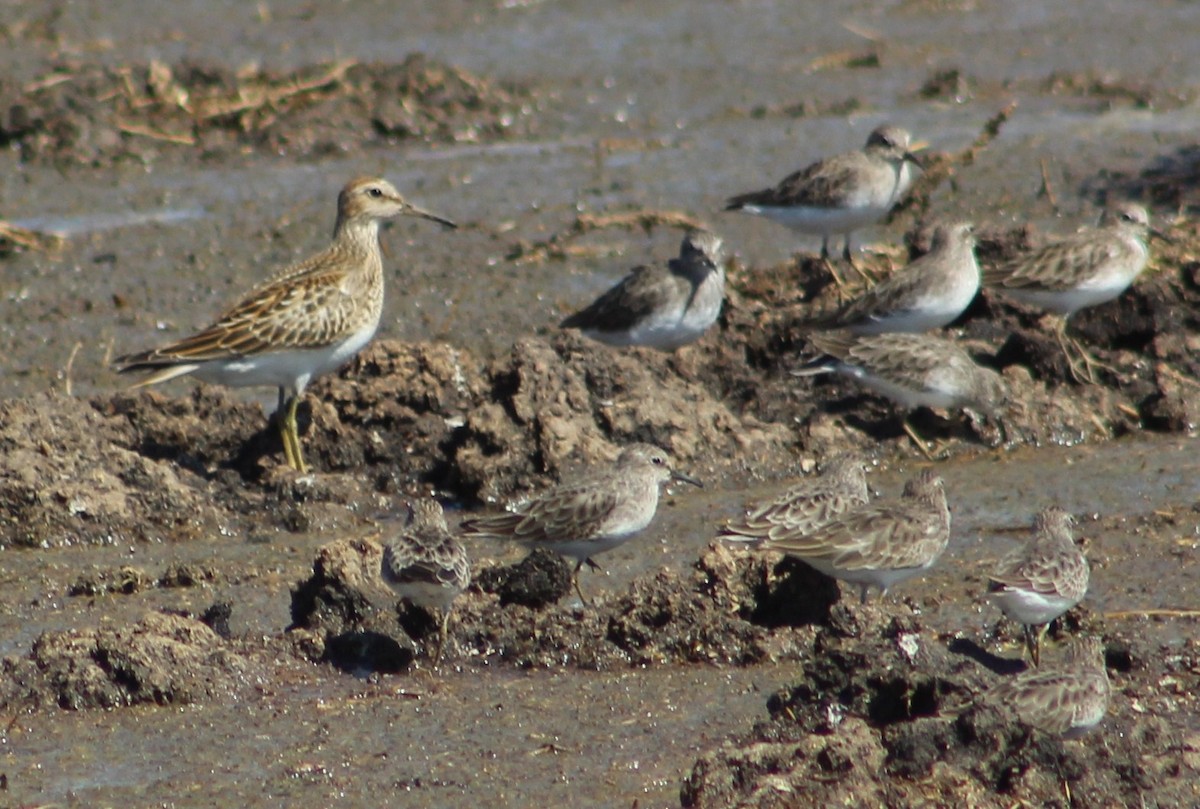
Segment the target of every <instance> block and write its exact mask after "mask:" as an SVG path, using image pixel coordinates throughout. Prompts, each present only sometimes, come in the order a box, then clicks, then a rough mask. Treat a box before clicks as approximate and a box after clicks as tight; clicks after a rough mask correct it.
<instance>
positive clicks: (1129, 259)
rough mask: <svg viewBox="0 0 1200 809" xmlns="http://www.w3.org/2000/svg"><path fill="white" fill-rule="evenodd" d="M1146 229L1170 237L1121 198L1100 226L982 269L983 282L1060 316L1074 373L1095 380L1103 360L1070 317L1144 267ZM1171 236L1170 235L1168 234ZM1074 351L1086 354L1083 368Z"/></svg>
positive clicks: (1114, 293) (1121, 287)
mask: <svg viewBox="0 0 1200 809" xmlns="http://www.w3.org/2000/svg"><path fill="white" fill-rule="evenodd" d="M1148 235H1154V236H1158V237H1159V238H1162V239H1164V240H1166V237H1165V236H1164V235H1163V234H1162V233H1160V232H1159V231H1157V230H1154V229H1153V228H1151V227H1150V214H1149V212H1147V210H1146V209H1145V208H1143V207H1142V206H1141V205H1137V204H1134V203H1122V204H1120V205H1116V206H1113V207H1111V208H1109V209H1107V210H1106V211H1105V212H1104V215H1103V216H1102V218H1101V220H1100V226H1099V227H1096V228H1088V229H1085V230H1081V231H1080V232H1078V233H1075V234H1072V235H1070V236H1068V237H1066V238H1064V239H1060V240H1059V241H1056V242H1054V243H1052V244H1048V245H1046V246H1045V247H1042V248H1040V249H1038V250H1034V251H1032V252H1030V253H1027V254H1025V255H1023V256H1019V257H1017V258H1016V259H1013V260H1012V261H1009V262H1007V263H1004V264H1000V265H996V266H993V267H988V268H985V269H984V271H983V285H984V286H985V287H990V288H994V289H998V290H1000V291H1001V292H1003V293H1004V294H1005V295H1007V296H1008V297H1010V298H1012V299H1014V300H1017V301H1019V302H1021V303H1024V304H1026V305H1028V306H1033V307H1036V308H1039V309H1043V310H1046V311H1048V312H1051V313H1053V314H1055V315H1056V316H1057V323H1056V331H1055V333H1056V336H1057V337H1058V341H1059V344H1060V346H1061V347H1062V349H1063V352H1064V354H1065V355H1066V357H1067V361H1068V363H1069V365H1070V369H1071V373H1072V375H1073V376H1074V377H1075V378H1076V379H1078V380H1080V381H1092V380H1093V379H1094V374H1093V373H1092V370H1091V369H1092V367H1093V366H1096V365H1099V363H1097V362H1096V361H1095V360H1094V359H1093V358H1092V357H1091V356H1090V355H1089V354H1088V352H1087V351H1085V350H1084V349H1083V347H1082V346H1080V345H1079V344H1078V343H1076V342H1074V341H1072V340H1069V339H1068V338H1067V336H1066V329H1067V320H1068V319H1069V318H1070V317H1071V315H1073V314H1074V313H1075V312H1077V311H1079V310H1080V309H1086V308H1088V307H1091V306H1096V305H1098V304H1101V303H1105V302H1106V301H1110V300H1113V299H1114V298H1116V297H1118V296H1119V295H1120V294H1121V293H1122V292H1124V291H1125V290H1126V289H1128V288H1129V286H1130V285H1131V284H1132V283H1133V281H1134V280H1135V279H1136V278H1137V277H1138V276H1139V275H1140V274H1141V273H1142V270H1144V269H1145V268H1146V264H1147V263H1148V262H1149V260H1150V251H1149V248H1148V247H1147V246H1146V237H1147V236H1148ZM1168 241H1169V240H1168ZM1072 354H1076V355H1078V357H1079V360H1082V362H1083V364H1084V367H1083V368H1082V369H1081V368H1080V366H1079V363H1078V361H1077V360H1076V359H1075V358H1074V357H1073V356H1072Z"/></svg>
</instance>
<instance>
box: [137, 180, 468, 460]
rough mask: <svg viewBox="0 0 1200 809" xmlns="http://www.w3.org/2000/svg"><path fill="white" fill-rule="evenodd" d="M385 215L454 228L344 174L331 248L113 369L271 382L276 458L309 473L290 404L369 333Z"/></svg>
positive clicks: (378, 308) (379, 302) (375, 319)
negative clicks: (192, 330) (280, 454)
mask: <svg viewBox="0 0 1200 809" xmlns="http://www.w3.org/2000/svg"><path fill="white" fill-rule="evenodd" d="M393 216H418V217H422V218H424V219H430V220H432V221H434V222H439V223H441V224H443V225H445V226H447V227H451V228H453V227H456V225H455V224H454V223H453V222H451V221H450V220H448V219H444V218H442V217H440V216H437V215H435V214H432V213H429V212H428V211H424V210H422V209H420V208H418V207H416V206H415V205H413V204H412V203H410V202H408V201H406V200H405V199H404V198H403V197H401V196H400V193H399V192H398V191H397V190H396V189H395V187H394V186H392V184H391V183H389V182H388V181H387V180H381V179H378V178H360V179H357V180H352V181H351V182H349V183H347V184H346V187H345V188H343V189H342V191H341V193H340V194H339V195H338V215H337V223H336V224H335V225H334V228H333V243H332V244H330V245H329V247H327V248H325V249H324V250H322V251H321V252H320V253H317V254H316V255H314V256H312V257H310V258H308V259H306V260H304V261H301V262H299V263H298V264H293V265H291V266H289V267H286V268H285V269H283V270H282V271H280V272H279V273H277V274H276V275H275V276H274V277H273V278H272V279H271V280H269V281H267V282H265V283H263V284H261V285H259V286H258V287H256V288H254V289H253V290H251V291H250V292H249V293H248V294H247V295H246V297H244V298H243V299H242V300H241V301H239V302H238V303H237V304H235V305H234V306H232V307H231V308H229V309H228V310H227V311H226V312H225V314H223V315H221V317H219V318H218V319H217V321H216V322H215V323H213V324H212V325H211V326H209V327H208V328H206V329H204V330H203V331H201V332H198V333H197V334H194V335H192V336H191V337H187V338H184V339H183V340H180V341H178V342H175V343H172V344H170V345H167V346H163V347H162V348H156V349H153V350H151V351H145V352H142V353H140V354H129V355H126V356H123V357H119V358H118V359H117V360H116V361H115V363H114V365H115V366H116V369H117V371H118V372H119V373H128V372H131V371H151V372H152V373H151V375H150V376H149V377H147V378H146V379H144V380H142V381H141V382H139V383H137V384H136V385H135V386H134V387H141V386H143V385H153V384H155V383H156V382H163V381H165V380H168V379H174V378H175V377H177V376H183V375H185V374H192V375H193V376H195V377H197V378H198V379H200V380H202V381H204V382H216V383H219V384H222V385H230V386H234V387H247V386H257V385H273V386H276V387H278V388H279V408H278V410H277V411H276V414H275V418H276V419H277V420H278V422H279V430H280V434H281V436H282V439H283V451H284V455H285V456H286V459H287V462H288V464H289V465H290V466H291V467H292V468H294V469H297V470H299V471H301V472H305V471H307V469H308V467H307V466H306V465H305V463H304V456H303V454H302V453H301V450H300V437H299V435H297V432H296V408H297V406H298V405H299V402H300V397H301V396H302V395H303V394H304V389H305V387H306V386H307V385H308V383H309V382H310V381H312V379H313V378H315V377H317V376H319V375H321V374H323V373H327V372H329V371H332V370H334V369H336V368H338V367H339V366H341V365H342V364H344V363H345V362H346V361H347V360H349V359H350V358H351V357H353V356H354V355H355V354H357V353H358V352H359V351H360V350H361V349H362V348H363V346H365V345H366V344H367V343H368V342H370V340H371V338H372V337H373V336H374V335H375V330H376V329H377V328H378V326H379V319H380V316H381V315H382V314H383V257H382V254H381V252H380V248H379V223H380V221H381V220H383V219H388V218H391V217H393Z"/></svg>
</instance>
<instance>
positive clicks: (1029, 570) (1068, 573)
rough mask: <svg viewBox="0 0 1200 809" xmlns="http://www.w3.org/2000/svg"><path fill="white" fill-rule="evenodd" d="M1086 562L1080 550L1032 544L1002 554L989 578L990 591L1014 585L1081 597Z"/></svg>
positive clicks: (1042, 592) (1085, 576) (1083, 587)
mask: <svg viewBox="0 0 1200 809" xmlns="http://www.w3.org/2000/svg"><path fill="white" fill-rule="evenodd" d="M1088 573H1089V571H1088V563H1087V559H1085V558H1084V556H1083V554H1082V553H1071V554H1063V553H1061V552H1060V551H1059V550H1058V549H1057V548H1047V547H1044V546H1041V545H1035V546H1034V547H1033V548H1018V549H1017V550H1015V551H1014V552H1013V553H1010V554H1009V555H1008V556H1006V557H1004V559H1002V560H1001V561H1000V564H999V565H998V566H997V568H996V571H995V572H994V573H992V574H991V575H990V576H989V577H988V579H989V589H990V590H991V591H992V592H995V591H996V590H999V589H1003V588H1004V587H1016V588H1020V589H1022V590H1028V591H1030V592H1033V593H1038V594H1040V595H1047V596H1053V595H1058V596H1066V597H1073V595H1074V594H1075V593H1076V592H1078V594H1079V596H1080V597H1081V598H1082V596H1083V594H1084V593H1085V592H1087V585H1088Z"/></svg>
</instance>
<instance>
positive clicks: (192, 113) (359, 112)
mask: <svg viewBox="0 0 1200 809" xmlns="http://www.w3.org/2000/svg"><path fill="white" fill-rule="evenodd" d="M532 106H533V102H532V99H531V97H530V95H529V93H528V92H527V91H525V90H523V89H521V88H517V87H512V86H501V85H499V84H497V83H494V82H490V81H487V80H485V79H481V78H479V77H477V76H473V75H471V74H470V73H468V72H467V71H465V70H462V69H459V68H456V67H452V66H448V65H443V64H440V63H438V62H437V61H436V60H432V59H428V58H426V57H425V56H423V55H421V54H412V55H410V56H409V57H408V58H407V59H405V60H404V61H403V62H401V63H400V64H384V63H372V64H360V63H357V62H353V61H343V62H338V63H334V64H323V65H313V66H308V67H302V68H300V69H298V70H295V71H292V72H287V73H283V72H278V71H270V70H262V69H255V70H250V71H245V70H243V71H234V70H231V69H229V68H227V67H222V66H219V65H208V64H199V63H195V62H184V63H181V64H177V65H167V64H164V63H162V62H151V63H149V64H145V65H141V64H139V65H128V66H123V67H118V68H102V67H97V66H92V65H87V66H78V65H64V66H61V67H58V68H56V69H55V70H53V71H52V72H51V73H50V74H49V75H47V76H45V77H43V78H42V79H41V80H39V81H36V82H33V83H32V84H31V85H27V86H19V85H16V84H14V83H12V82H4V83H0V145H4V146H12V147H16V148H17V149H18V150H19V151H20V154H21V159H22V160H23V161H25V162H36V161H52V162H55V163H64V162H68V163H83V164H88V165H93V166H100V165H106V164H109V163H112V162H115V161H118V160H123V159H126V158H136V159H140V160H147V159H151V158H153V157H155V156H157V155H159V154H162V153H170V152H172V151H175V152H183V151H198V152H199V153H200V154H202V155H204V156H205V157H206V158H214V157H217V156H220V155H222V154H227V153H234V152H239V151H245V150H253V151H256V152H261V153H263V154H272V155H288V156H290V157H297V156H312V155H320V154H345V153H350V152H356V151H360V150H361V149H363V148H364V147H366V146H369V145H372V144H387V143H394V142H396V141H398V140H401V139H408V138H417V139H422V140H439V141H478V140H487V139H494V138H498V137H504V136H508V135H510V134H518V135H528V134H529V133H530V117H529V114H528V113H529V112H530V111H531V108H532Z"/></svg>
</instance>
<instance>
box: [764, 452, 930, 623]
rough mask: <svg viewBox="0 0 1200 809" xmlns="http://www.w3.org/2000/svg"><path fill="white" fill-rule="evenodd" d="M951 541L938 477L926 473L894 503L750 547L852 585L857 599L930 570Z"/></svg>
mask: <svg viewBox="0 0 1200 809" xmlns="http://www.w3.org/2000/svg"><path fill="white" fill-rule="evenodd" d="M949 541H950V509H949V507H948V506H947V505H946V489H945V485H944V484H943V483H942V479H941V478H940V477H938V476H937V475H936V474H934V473H933V472H932V471H930V470H928V469H927V470H925V471H923V472H921V473H920V474H919V475H917V476H916V477H914V478H912V479H911V480H909V481H908V482H907V483H906V484H904V493H903V495H902V496H901V497H900V498H899V499H894V500H876V501H875V502H873V503H871V504H870V505H866V506H862V507H860V508H857V509H853V510H851V511H847V512H846V513H845V514H843V515H841V516H840V517H835V518H834V519H832V520H830V521H829V522H827V523H825V524H824V525H822V526H821V527H819V528H817V529H816V530H814V531H812V532H810V533H808V534H802V535H791V534H788V535H786V536H780V537H770V536H769V537H767V538H766V539H764V540H762V541H761V542H759V543H758V544H757V545H756V546H755V547H756V549H757V550H763V551H781V552H783V553H785V554H787V555H788V556H793V557H795V558H797V559H799V560H800V561H802V562H805V563H806V564H808V565H809V566H810V567H812V568H813V569H815V570H817V571H819V572H821V573H824V574H825V575H826V576H832V577H833V578H835V579H841V580H842V581H848V582H850V583H852V584H857V585H858V586H859V588H861V601H862V603H864V604H865V603H866V602H867V590H868V588H870V587H871V586H875V587H878V588H879V589H880V590H882V591H883V594H884V595H887V591H888V589H889V588H891V587H892V586H893V585H895V584H899V583H900V582H902V581H905V580H907V579H911V578H912V577H913V576H916V575H918V574H920V573H923V572H925V571H926V570H928V569H929V568H931V567H933V564H934V563H935V562H936V561H937V560H938V557H939V556H941V555H942V551H944V550H945V549H946V545H947V543H948V542H949Z"/></svg>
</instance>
